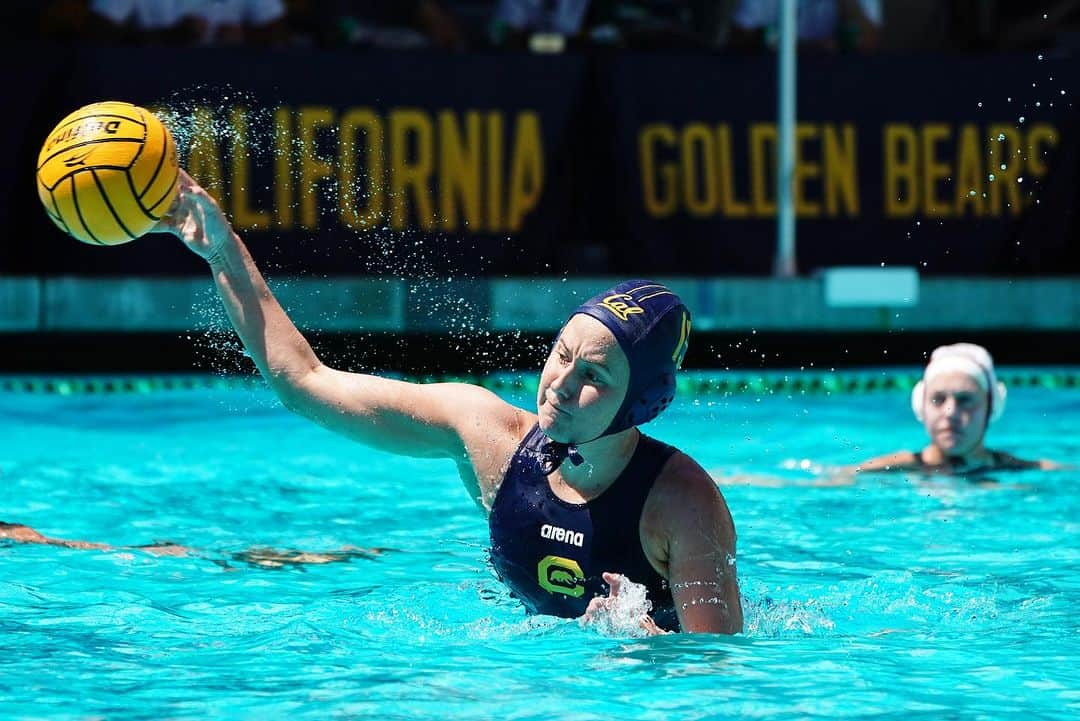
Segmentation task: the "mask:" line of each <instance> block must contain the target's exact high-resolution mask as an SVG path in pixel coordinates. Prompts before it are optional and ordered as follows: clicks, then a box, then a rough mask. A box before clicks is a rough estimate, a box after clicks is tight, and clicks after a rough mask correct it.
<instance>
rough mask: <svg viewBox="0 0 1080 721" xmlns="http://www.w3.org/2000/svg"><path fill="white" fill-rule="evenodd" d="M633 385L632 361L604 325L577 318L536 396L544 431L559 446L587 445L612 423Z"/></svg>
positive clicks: (566, 329)
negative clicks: (631, 374) (571, 444)
mask: <svg viewBox="0 0 1080 721" xmlns="http://www.w3.org/2000/svg"><path fill="white" fill-rule="evenodd" d="M629 385H630V363H629V361H628V360H627V358H626V354H625V353H624V352H623V350H622V348H620V347H619V343H618V341H616V340H615V336H614V335H612V333H611V331H609V330H608V329H607V328H606V327H604V324H603V323H601V322H600V321H598V320H596V319H595V318H592V317H590V316H587V315H575V316H573V317H572V318H571V319H570V320H569V321H568V322H567V324H566V326H565V327H564V328H563V330H562V333H561V334H560V336H559V340H558V341H556V343H555V346H554V348H552V350H551V354H550V355H549V356H548V359H547V363H545V364H544V370H543V371H541V373H540V387H539V389H538V392H537V396H536V413H537V415H538V416H539V417H540V428H541V430H543V431H544V433H546V434H547V435H548V436H549V437H550V438H552V439H553V440H556V441H559V442H560V443H584V442H585V441H591V440H593V439H594V438H596V437H598V436H599V435H600V434H601V433H603V432H604V430H606V429H607V427H608V426H609V425H611V421H612V420H613V419H614V418H615V413H616V412H617V411H618V410H619V406H621V405H622V402H623V398H624V397H625V396H626V389H627V387H628V386H629Z"/></svg>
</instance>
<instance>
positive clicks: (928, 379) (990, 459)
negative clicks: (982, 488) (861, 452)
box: [855, 343, 1060, 475]
mask: <svg viewBox="0 0 1080 721" xmlns="http://www.w3.org/2000/svg"><path fill="white" fill-rule="evenodd" d="M1006 395H1007V393H1006V388H1005V384H1004V383H1002V382H1001V381H999V380H998V379H997V374H996V373H995V372H994V361H993V359H992V358H991V357H990V354H989V353H988V352H987V351H986V349H985V348H983V347H982V346H980V345H975V344H974V343H954V344H952V345H944V346H941V347H939V348H936V349H935V350H934V352H933V353H932V354H931V355H930V362H929V363H928V364H927V366H926V370H925V371H924V372H923V377H922V380H921V381H919V382H918V383H917V384H915V388H914V389H912V392H911V409H912V411H914V413H915V417H916V418H918V419H919V421H921V422H922V424H923V426H924V427H925V428H926V432H927V433H928V434H929V436H930V443H929V444H928V445H927V446H926V447H925V448H923V449H922V450H920V451H897V452H896V453H890V454H889V455H886V456H881V457H879V458H873V459H871V460H869V461H866V462H864V463H862V464H860V465H859V466H858V467H857V468H856V469H855V470H856V471H857V472H864V471H910V470H918V471H930V472H939V473H953V474H961V475H971V474H978V473H983V472H986V471H1011V470H1027V469H1046V470H1048V469H1052V468H1058V467H1060V466H1058V464H1056V463H1054V462H1052V461H1046V460H1040V461H1028V460H1023V459H1021V458H1017V457H1016V456H1013V455H1010V454H1008V453H1004V452H1002V451H994V450H991V449H989V448H987V447H986V445H985V443H984V441H985V438H986V431H987V429H988V428H989V426H990V424H991V423H993V422H994V421H996V420H997V419H999V418H1000V417H1001V415H1002V413H1004V412H1005V399H1006Z"/></svg>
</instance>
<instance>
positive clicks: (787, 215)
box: [773, 0, 798, 278]
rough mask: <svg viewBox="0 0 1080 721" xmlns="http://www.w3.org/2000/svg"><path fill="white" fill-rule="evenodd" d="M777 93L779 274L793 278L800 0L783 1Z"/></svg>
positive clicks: (777, 248)
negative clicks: (797, 50)
mask: <svg viewBox="0 0 1080 721" xmlns="http://www.w3.org/2000/svg"><path fill="white" fill-rule="evenodd" d="M779 4H780V18H779V21H780V22H779V28H778V30H779V33H778V35H779V38H778V46H777V52H776V58H777V92H776V138H777V143H776V257H775V259H774V263H773V270H774V272H775V274H776V275H778V276H782V277H785V278H791V277H794V276H795V275H796V273H797V272H798V271H797V268H796V265H795V205H794V199H793V198H792V188H793V184H794V178H795V85H796V84H795V67H796V64H795V48H796V41H797V39H798V38H797V36H798V27H797V23H798V8H797V4H798V0H780V3H779Z"/></svg>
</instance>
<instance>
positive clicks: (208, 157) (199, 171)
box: [187, 107, 225, 201]
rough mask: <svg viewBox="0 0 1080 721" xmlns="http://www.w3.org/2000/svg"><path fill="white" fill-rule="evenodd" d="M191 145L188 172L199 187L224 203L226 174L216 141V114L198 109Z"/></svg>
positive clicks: (192, 118)
mask: <svg viewBox="0 0 1080 721" xmlns="http://www.w3.org/2000/svg"><path fill="white" fill-rule="evenodd" d="M191 127H192V132H191V145H190V147H189V148H188V160H187V170H188V172H189V173H191V175H192V177H193V178H195V179H196V180H198V181H199V185H201V186H202V187H204V188H206V190H207V191H208V192H209V193H210V195H213V196H214V197H215V198H218V199H220V200H222V201H224V200H225V198H224V197H223V193H222V190H223V189H224V175H225V174H224V173H223V172H222V170H221V156H220V155H219V150H218V146H217V143H216V142H215V140H214V135H215V133H214V113H213V111H211V110H210V108H204V107H198V108H195V112H194V113H192V117H191Z"/></svg>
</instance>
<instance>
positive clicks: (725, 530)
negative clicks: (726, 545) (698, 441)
mask: <svg viewBox="0 0 1080 721" xmlns="http://www.w3.org/2000/svg"><path fill="white" fill-rule="evenodd" d="M702 524H707V525H708V526H709V527H710V528H711V529H712V530H713V532H714V533H718V534H719V536H720V537H721V538H725V539H727V538H730V539H731V543H732V545H733V544H734V537H735V524H734V523H733V522H732V520H731V513H730V511H729V510H728V507H727V502H726V501H725V500H724V497H723V495H722V494H721V493H720V489H719V488H717V486H716V482H715V481H713V479H712V477H711V476H710V475H709V474H708V473H707V472H706V471H705V469H704V468H702V467H701V466H700V465H698V463H697V461H695V460H694V459H693V458H691V457H690V456H688V455H686V454H685V453H683V452H681V451H678V452H676V453H675V454H674V455H673V456H672V457H671V458H669V459H668V461H667V463H665V464H664V467H663V469H661V471H660V475H658V476H657V478H656V483H655V484H654V485H653V489H652V491H651V492H650V493H649V497H648V499H647V500H646V501H645V508H644V511H643V513H642V530H643V531H644V532H645V534H646V535H648V536H651V537H654V538H656V537H657V536H662V537H666V538H669V539H670V538H672V537H673V536H675V535H677V534H679V533H681V532H683V531H690V530H693V529H698V528H701V526H702Z"/></svg>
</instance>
